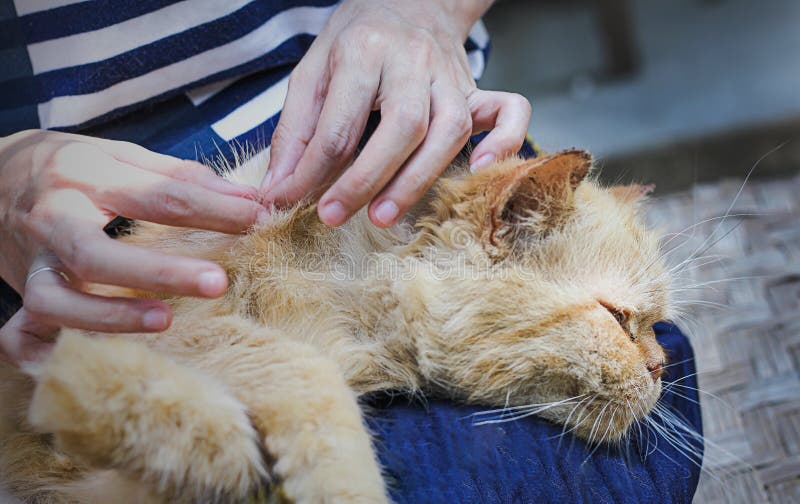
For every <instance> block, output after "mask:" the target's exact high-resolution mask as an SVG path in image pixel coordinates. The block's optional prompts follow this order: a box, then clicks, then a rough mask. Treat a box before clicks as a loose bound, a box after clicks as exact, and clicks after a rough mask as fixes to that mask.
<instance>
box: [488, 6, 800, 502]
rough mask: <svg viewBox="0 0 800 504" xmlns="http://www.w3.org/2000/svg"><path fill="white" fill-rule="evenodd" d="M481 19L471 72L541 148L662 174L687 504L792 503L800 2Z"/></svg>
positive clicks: (798, 457) (797, 498)
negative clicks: (686, 395) (697, 470)
mask: <svg viewBox="0 0 800 504" xmlns="http://www.w3.org/2000/svg"><path fill="white" fill-rule="evenodd" d="M485 22H486V25H487V28H488V30H489V33H490V35H491V37H492V47H493V50H492V54H491V57H490V60H489V64H488V66H487V69H486V73H485V77H484V78H483V79H482V81H481V83H480V85H481V87H483V88H487V89H503V90H509V91H516V92H519V93H522V94H524V95H526V96H527V97H528V98H529V99H530V101H531V103H532V104H533V121H532V125H531V129H530V134H531V136H532V137H533V138H534V140H535V141H536V142H537V143H538V144H539V146H540V147H541V148H542V149H543V150H545V151H553V150H557V149H561V148H566V147H572V146H575V147H580V148H587V149H589V150H591V151H592V152H593V153H594V154H595V156H596V158H597V159H598V165H599V166H600V167H601V168H602V177H603V178H604V179H606V180H608V181H619V180H621V181H637V182H644V183H655V184H656V186H657V189H656V192H655V195H654V198H653V199H652V201H651V204H650V206H649V208H650V209H649V219H650V220H651V221H652V222H653V223H654V224H656V225H658V226H659V227H660V228H661V229H662V230H663V231H664V232H665V233H667V236H668V237H669V238H668V240H669V241H670V243H669V245H665V247H666V249H667V250H666V252H667V253H668V257H669V260H670V261H671V262H673V263H674V264H676V265H681V264H682V266H679V267H678V266H676V267H677V269H676V272H677V273H680V275H679V276H680V278H679V280H678V281H677V284H678V286H682V287H684V288H685V289H684V290H680V291H677V292H676V294H675V297H676V298H677V300H678V302H679V303H682V304H685V308H686V316H685V317H683V318H682V319H681V320H680V321H679V325H680V326H681V327H682V328H683V329H684V330H685V332H687V333H688V334H689V336H690V338H691V339H692V341H693V343H694V347H695V352H696V359H697V367H698V372H699V380H700V388H701V390H702V391H703V392H701V397H702V409H703V415H704V419H703V420H704V434H705V436H706V456H705V460H704V474H703V476H702V478H701V483H700V488H699V490H698V493H697V496H696V497H695V502H700V503H707V502H743V503H751V502H795V503H796V502H800V374H799V373H798V369H800V176H798V173H800V2H798V1H796V0H765V1H758V2H756V1H752V0H670V1H660V2H657V1H653V0H628V1H625V0H560V1H546V0H500V1H498V2H497V3H496V4H495V6H494V7H492V9H491V10H490V11H489V13H488V15H487V16H486V18H485ZM756 165H757V166H756ZM754 166H755V169H754V170H753V172H752V177H751V178H750V179H748V180H747V182H746V183H744V182H745V178H746V177H747V175H748V173H749V172H750V170H751V168H753V167H754Z"/></svg>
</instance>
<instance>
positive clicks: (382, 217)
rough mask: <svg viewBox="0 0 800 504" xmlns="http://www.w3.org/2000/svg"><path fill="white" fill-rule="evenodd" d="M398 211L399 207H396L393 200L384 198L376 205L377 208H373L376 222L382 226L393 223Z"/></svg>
mask: <svg viewBox="0 0 800 504" xmlns="http://www.w3.org/2000/svg"><path fill="white" fill-rule="evenodd" d="M399 213H400V209H399V208H398V207H397V204H395V202H394V201H392V200H386V201H384V202H383V203H381V204H380V205H378V208H376V209H375V212H374V215H375V218H376V219H377V220H378V222H380V223H381V224H383V225H384V226H388V225H390V224H393V223H394V220H395V219H396V218H397V215H398V214H399Z"/></svg>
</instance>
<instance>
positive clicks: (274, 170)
mask: <svg viewBox="0 0 800 504" xmlns="http://www.w3.org/2000/svg"><path fill="white" fill-rule="evenodd" d="M490 4H491V1H488V0H460V1H459V0H347V1H345V2H344V3H342V5H341V6H340V7H339V8H338V9H337V10H336V11H335V12H334V14H333V15H332V16H331V18H330V20H329V21H328V23H327V25H326V26H325V28H324V29H323V30H322V32H321V33H320V35H319V36H318V37H317V39H316V40H315V41H314V43H313V44H312V46H311V48H310V49H309V51H308V53H307V54H306V55H305V57H304V58H303V59H302V60H301V61H300V63H299V64H298V65H297V67H296V68H295V69H294V71H293V72H292V74H291V76H290V78H289V91H288V94H287V97H286V101H285V104H284V108H283V112H282V113H281V118H280V121H279V122H278V125H277V127H276V129H275V133H274V135H273V137H272V144H271V145H272V146H271V159H270V167H269V171H268V172H267V175H266V177H265V178H264V181H263V183H262V185H261V190H262V192H263V193H264V200H265V201H267V202H271V203H273V204H276V205H278V206H284V205H291V204H293V203H295V202H297V201H299V200H301V199H304V198H310V197H315V196H319V195H320V194H321V195H322V196H321V198H320V200H319V203H318V205H317V212H318V214H319V217H320V219H321V220H322V222H324V223H326V224H328V225H331V226H338V225H340V224H343V223H344V222H346V221H347V220H348V219H349V218H350V217H352V216H353V214H354V213H355V212H356V211H358V209H360V208H361V207H363V206H365V205H367V204H369V210H368V211H369V217H370V220H371V221H372V222H373V223H374V224H375V225H378V226H391V225H392V224H395V223H396V222H397V221H398V220H399V219H400V218H401V217H402V216H403V214H405V213H406V212H407V211H408V210H409V209H410V208H411V207H412V206H413V205H414V203H416V202H417V201H418V200H419V199H420V198H421V197H422V196H423V195H424V194H425V192H426V191H427V190H428V189H429V188H430V187H431V185H432V184H433V183H434V181H435V180H436V178H437V177H438V175H439V174H440V173H441V172H442V171H443V170H444V169H445V168H446V167H447V165H448V164H449V163H450V162H451V161H452V159H453V158H454V157H455V156H456V155H457V154H458V152H459V151H460V150H461V149H462V147H463V146H464V144H465V143H466V141H467V139H468V138H469V136H470V134H472V133H477V132H480V131H487V130H491V132H490V133H489V135H488V136H487V137H486V138H485V139H484V140H483V141H482V142H481V143H480V144H479V145H478V146H477V147H476V148H475V149H474V151H473V152H472V154H471V157H470V167H471V168H472V169H473V170H478V169H480V168H482V167H484V166H486V165H488V164H490V163H491V162H492V161H494V160H495V159H501V158H503V157H505V156H508V155H510V154H513V153H515V152H516V151H517V150H518V149H519V148H520V146H521V145H522V143H523V141H524V138H525V133H526V131H527V128H528V122H529V120H530V113H531V107H530V104H529V103H528V101H527V100H526V99H525V98H524V97H522V96H520V95H516V94H511V93H503V92H496V91H483V90H480V89H477V87H476V85H475V81H474V80H473V78H472V75H471V72H470V69H469V65H468V62H467V55H466V52H465V50H464V46H463V43H464V40H465V39H466V37H467V34H468V32H469V30H470V28H471V27H472V25H473V24H474V23H475V21H476V20H477V19H479V18H480V16H481V15H482V14H483V13H484V12H485V10H486V9H488V7H489V5H490ZM372 110H380V112H381V122H380V124H379V125H378V128H377V130H376V131H375V133H374V134H373V135H372V137H371V138H370V140H369V141H368V142H367V144H366V145H365V146H364V148H363V150H362V151H361V152H360V153H359V155H358V157H357V158H356V159H355V161H353V156H354V153H355V150H356V148H357V146H358V142H359V140H360V138H361V136H362V134H363V132H364V128H365V126H366V122H367V118H368V116H369V114H370V112H371V111H372ZM351 162H352V164H351Z"/></svg>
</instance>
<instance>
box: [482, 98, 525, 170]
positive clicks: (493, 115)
mask: <svg viewBox="0 0 800 504" xmlns="http://www.w3.org/2000/svg"><path fill="white" fill-rule="evenodd" d="M467 103H468V104H469V108H470V113H471V114H472V127H473V133H478V132H481V131H487V130H491V132H490V133H489V134H488V135H487V136H486V138H484V139H483V140H482V141H481V142H480V143H479V144H478V146H477V147H475V150H473V151H472V154H471V155H470V170H472V171H476V170H480V169H481V168H485V167H486V166H488V165H490V164H491V163H493V162H494V161H496V160H498V159H503V158H505V157H508V156H510V155H512V154H514V153H516V152H517V151H518V150H519V149H520V147H522V143H523V142H524V141H525V134H526V133H527V131H528V124H529V122H530V119H531V104H530V102H528V100H527V99H525V97H524V96H521V95H518V94H514V93H504V92H500V91H483V90H480V89H477V90H475V92H473V93H472V94H471V95H470V96H469V97H468V99H467Z"/></svg>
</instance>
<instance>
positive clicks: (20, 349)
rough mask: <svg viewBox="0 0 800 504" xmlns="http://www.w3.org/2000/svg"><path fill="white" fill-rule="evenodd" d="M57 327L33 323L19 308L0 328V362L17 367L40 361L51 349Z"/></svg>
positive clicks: (25, 312)
mask: <svg viewBox="0 0 800 504" xmlns="http://www.w3.org/2000/svg"><path fill="white" fill-rule="evenodd" d="M57 331H58V328H57V327H54V326H49V325H46V324H43V323H41V322H38V321H35V320H34V319H32V318H31V317H30V314H29V313H28V312H27V310H26V309H25V308H21V309H20V310H19V311H17V313H15V314H14V315H13V316H12V317H11V318H10V319H9V320H8V322H6V323H5V325H3V326H2V327H0V360H2V361H5V362H10V363H12V364H15V365H18V364H20V363H23V362H31V361H37V360H40V359H42V358H43V357H44V356H45V355H46V354H47V353H48V351H49V350H50V349H51V348H52V346H53V343H52V341H49V339H50V337H51V336H52V335H53V334H54V333H55V332H57Z"/></svg>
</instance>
